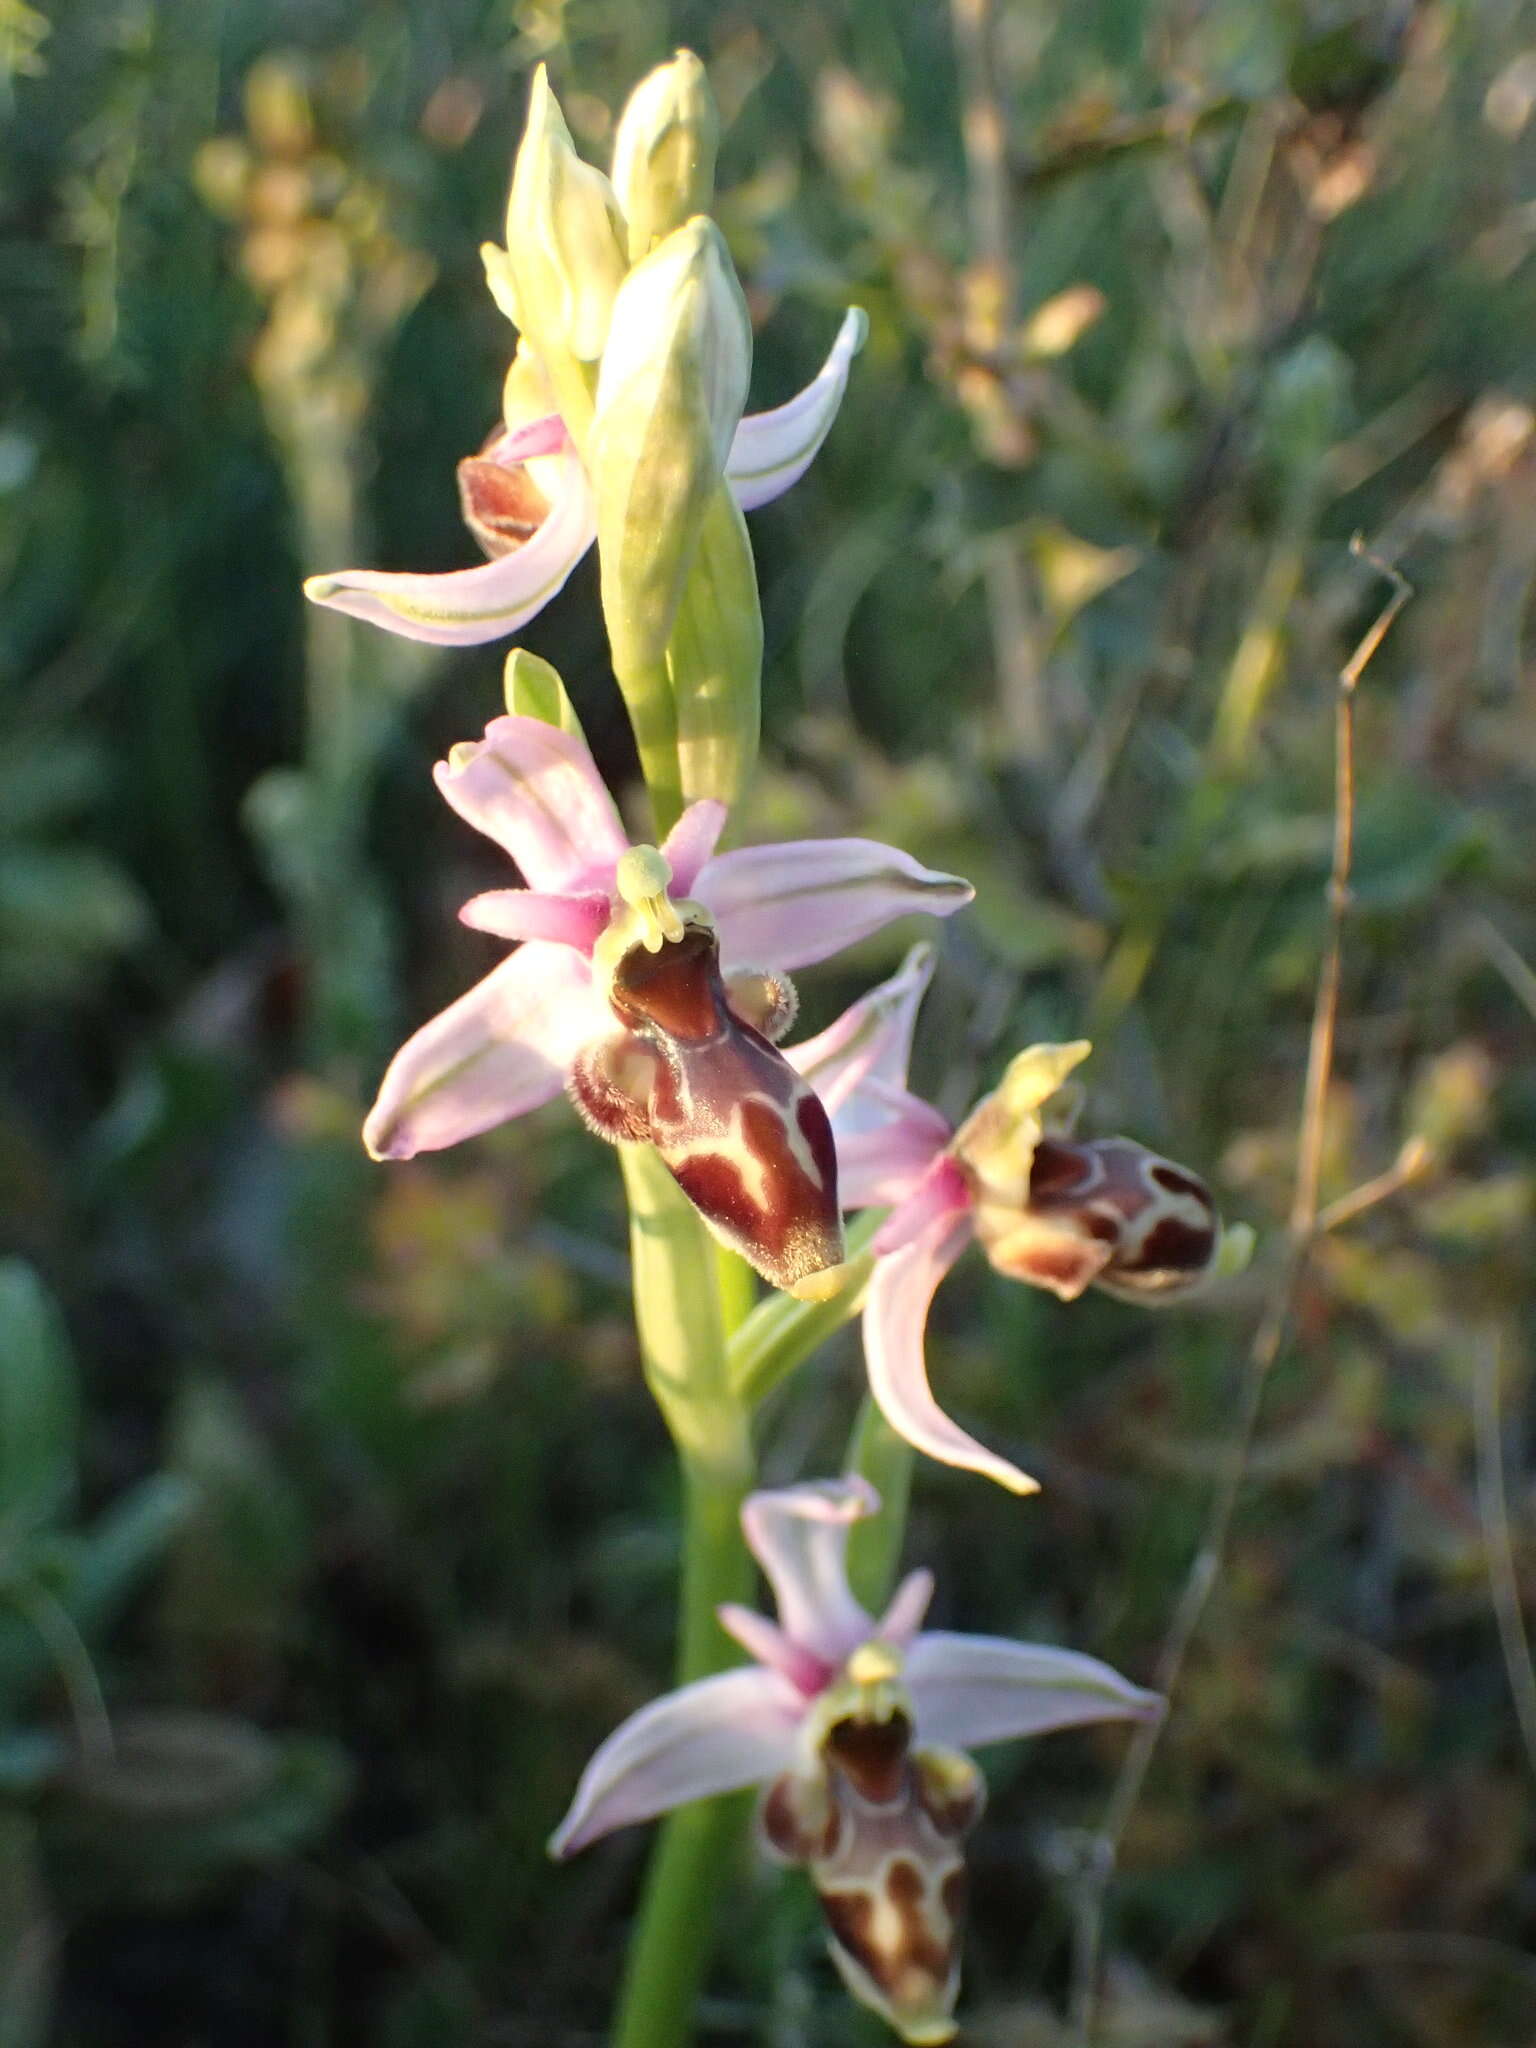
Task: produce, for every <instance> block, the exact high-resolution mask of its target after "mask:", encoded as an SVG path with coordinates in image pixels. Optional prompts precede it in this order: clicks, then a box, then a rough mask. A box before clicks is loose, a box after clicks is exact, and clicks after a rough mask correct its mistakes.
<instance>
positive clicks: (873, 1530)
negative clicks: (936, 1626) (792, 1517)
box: [844, 1394, 916, 1615]
mask: <svg viewBox="0 0 1536 2048" xmlns="http://www.w3.org/2000/svg"><path fill="white" fill-rule="evenodd" d="M915 1455H916V1454H915V1453H914V1451H913V1449H912V1446H911V1445H910V1444H909V1443H908V1442H907V1441H906V1439H905V1437H900V1436H898V1435H897V1434H896V1432H895V1430H894V1429H892V1427H891V1425H890V1424H889V1423H888V1422H887V1421H886V1419H885V1417H884V1416H883V1415H882V1414H881V1413H880V1410H879V1409H878V1408H877V1407H876V1405H875V1401H874V1397H873V1395H870V1394H866V1395H865V1396H864V1400H863V1403H862V1404H861V1406H860V1408H859V1413H858V1419H857V1420H856V1421H855V1423H854V1425H853V1435H852V1436H851V1437H850V1438H849V1440H848V1455H847V1458H846V1459H845V1460H844V1464H845V1466H846V1469H847V1470H848V1471H850V1472H857V1473H858V1474H859V1475H860V1477H861V1478H864V1479H867V1480H868V1481H869V1483H870V1485H871V1486H873V1487H874V1489H875V1491H876V1493H878V1494H879V1496H880V1512H879V1514H878V1515H871V1516H870V1517H869V1518H868V1520H867V1521H863V1522H855V1523H854V1525H853V1527H852V1528H851V1529H850V1530H849V1532H848V1583H849V1585H850V1586H851V1587H852V1588H853V1594H854V1598H855V1599H856V1600H858V1601H859V1602H860V1604H861V1605H862V1606H863V1607H865V1608H866V1609H867V1610H868V1611H869V1613H871V1614H876V1615H877V1614H879V1613H880V1611H881V1609H882V1608H883V1607H884V1606H885V1604H886V1602H887V1601H888V1600H889V1599H890V1597H891V1591H892V1588H893V1587H894V1586H895V1584H896V1566H897V1564H898V1563H899V1562H900V1559H901V1545H902V1539H903V1537H904V1536H905V1535H906V1531H907V1503H908V1502H909V1500H910V1499H911V1497H912V1466H913V1463H914V1460H915Z"/></svg>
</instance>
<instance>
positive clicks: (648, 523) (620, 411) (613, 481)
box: [588, 217, 752, 682]
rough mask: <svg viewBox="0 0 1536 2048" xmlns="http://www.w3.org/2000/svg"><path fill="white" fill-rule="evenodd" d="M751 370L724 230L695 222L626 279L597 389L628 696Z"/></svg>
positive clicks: (597, 440) (593, 469) (672, 607)
mask: <svg viewBox="0 0 1536 2048" xmlns="http://www.w3.org/2000/svg"><path fill="white" fill-rule="evenodd" d="M751 365H752V328H751V322H750V321H749V319H748V317H747V306H746V301H745V299H744V298H743V297H742V292H741V286H740V285H739V284H738V283H737V281H736V273H735V271H734V270H733V269H732V267H731V259H730V256H729V254H728V253H727V250H726V247H725V242H724V240H723V238H722V236H721V234H720V230H719V229H718V228H717V227H716V226H715V224H714V222H713V221H710V220H706V219H704V218H702V217H698V218H695V219H693V220H690V221H689V222H688V223H687V225H686V226H684V227H681V228H678V229H676V230H675V231H674V232H673V233H672V234H670V235H668V236H667V238H666V240H665V241H664V242H662V243H661V244H660V246H659V247H658V248H657V249H655V250H654V251H653V252H652V254H651V255H649V256H647V257H646V258H645V260H644V261H643V262H641V263H637V264H636V266H635V268H634V269H633V270H632V271H631V272H630V273H629V275H628V277H626V278H625V280H624V283H623V285H622V287H621V288H620V291H619V295H618V299H617V301H616V303H615V306H614V317H613V329H612V332H611V334H610V337H609V342H608V347H607V349H606V351H605V352H604V355H603V363H602V369H601V371H600V372H599V376H598V384H597V409H596V414H595V417H594V419H593V425H592V437H591V455H590V460H589V464H588V467H589V470H590V473H591V476H592V481H593V484H594V486H595V487H596V491H597V537H598V547H599V549H600V551H601V557H602V594H603V611H604V613H605V615H606V617H607V620H608V632H609V638H610V640H611V641H612V644H613V653H614V661H615V665H616V667H617V670H618V674H619V679H620V681H621V682H623V681H624V680H625V679H626V676H627V675H628V674H632V673H638V672H640V671H642V670H646V669H652V668H655V667H656V666H657V665H658V664H659V663H660V662H661V661H662V659H663V657H664V656H665V653H666V647H667V640H668V637H669V635H670V633H671V631H672V625H673V621H674V619H675V618H676V616H677V606H678V601H679V599H680V597H681V595H682V589H683V583H684V580H685V578H686V576H687V573H688V569H689V565H690V563H691V561H692V559H693V554H694V550H695V547H696V544H697V541H698V535H699V526H700V523H701V521H702V519H703V516H704V510H705V507H706V505H707V504H708V503H709V500H710V497H711V495H712V493H713V492H714V490H715V488H716V486H717V485H718V484H719V482H720V479H721V476H722V474H723V472H724V468H725V458H726V455H727V454H728V452H729V450H730V446H731V441H732V438H733V436H734V435H735V432H736V428H737V426H738V425H739V424H740V421H741V414H742V408H743V406H744V405H745V404H746V396H747V378H748V376H749V374H750V371H751Z"/></svg>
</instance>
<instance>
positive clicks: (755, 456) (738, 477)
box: [725, 306, 869, 512]
mask: <svg viewBox="0 0 1536 2048" xmlns="http://www.w3.org/2000/svg"><path fill="white" fill-rule="evenodd" d="M868 332H869V319H868V316H867V315H866V314H865V312H864V311H863V309H862V307H859V306H850V307H849V308H848V311H847V312H846V313H845V314H844V315H843V324H842V326H841V327H840V328H839V329H838V330H837V339H836V340H835V341H834V342H833V344H832V349H831V353H830V354H829V355H828V357H827V360H826V361H825V362H824V363H823V364H822V366H821V369H820V371H819V373H818V374H817V375H816V376H815V377H814V378H813V379H812V380H811V382H810V383H809V384H807V385H806V387H805V389H804V390H803V391H801V392H798V393H797V394H796V395H795V396H794V397H793V398H791V399H790V400H789V401H788V403H787V404H785V405H779V406H775V407H774V409H773V410H772V411H771V412H759V413H749V414H748V415H747V417H746V418H745V419H744V420H743V421H742V422H741V425H740V426H739V427H738V428H737V429H736V437H735V439H734V440H733V441H732V443H731V452H730V454H729V455H728V456H727V457H726V463H725V477H726V482H727V483H728V484H729V485H730V487H731V490H732V491H733V492H734V494H735V498H736V502H737V504H738V505H740V507H741V509H742V511H743V512H754V511H756V509H757V507H758V506H759V505H766V504H768V503H769V501H770V500H771V499H773V498H777V497H779V496H781V495H782V493H783V492H785V491H787V490H788V489H789V488H790V487H791V485H793V484H797V483H798V482H799V481H800V479H801V477H803V476H804V475H805V472H806V471H807V470H808V469H809V468H810V466H811V464H812V462H813V461H814V460H815V459H816V454H817V451H818V450H819V449H820V447H821V444H822V442H823V441H825V439H826V438H827V432H828V430H829V428H830V427H831V425H832V422H833V420H834V419H836V417H837V409H838V407H839V406H840V405H841V404H842V402H843V393H844V391H845V390H846V389H847V387H848V372H849V369H850V368H851V366H852V363H853V359H854V357H855V356H856V355H857V354H858V352H859V350H860V349H861V348H862V347H863V346H864V337H865V335H866V334H867V333H868Z"/></svg>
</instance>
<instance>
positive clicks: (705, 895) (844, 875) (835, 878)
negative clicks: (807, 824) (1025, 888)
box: [694, 839, 976, 969]
mask: <svg viewBox="0 0 1536 2048" xmlns="http://www.w3.org/2000/svg"><path fill="white" fill-rule="evenodd" d="M694 893H695V895H697V897H698V898H699V900H700V902H701V903H704V904H705V905H706V906H707V907H708V908H709V909H710V910H711V911H712V912H713V913H714V916H715V922H716V923H717V925H718V926H719V928H720V955H721V962H722V965H723V966H725V967H726V968H727V969H730V968H732V967H769V968H773V967H777V968H784V969H790V968H795V967H808V966H810V965H812V963H813V962H815V961H817V960H825V959H827V958H828V956H829V955H830V954H833V953H836V952H840V951H841V950H842V948H843V947H844V946H852V945H854V944H856V943H857V941H858V940H860V939H865V938H868V936H869V934H870V933H871V932H877V931H879V930H880V928H881V927H882V925H887V924H889V923H891V921H892V920H893V919H894V918H898V917H905V916H907V915H909V914H910V913H911V912H912V911H916V910H921V911H927V912H928V913H929V914H930V915H932V916H934V917H948V916H950V915H951V914H952V912H954V911H956V910H960V909H962V908H963V907H964V906H965V905H966V904H967V903H969V902H970V900H971V898H972V896H973V895H974V894H975V893H976V892H975V891H974V890H973V889H972V887H971V885H970V883H969V882H964V881H962V880H961V879H960V878H959V876H958V875H944V874H939V873H936V872H935V871H934V870H933V869H932V868H925V867H923V866H921V865H920V864H919V863H918V862H917V861H915V860H913V858H912V856H911V855H910V854H908V853H903V852H902V851H901V849H900V847H896V846H882V845H880V844H879V842H878V841H876V840H873V839H798V840H790V841H787V842H786V843H784V844H782V845H778V846H742V847H738V848H736V849H735V851H734V852H731V853H722V854H718V855H716V857H715V858H714V859H713V860H711V861H707V862H706V863H705V865H704V867H703V868H702V869H701V870H700V872H699V876H698V879H697V881H696V882H695V884H694Z"/></svg>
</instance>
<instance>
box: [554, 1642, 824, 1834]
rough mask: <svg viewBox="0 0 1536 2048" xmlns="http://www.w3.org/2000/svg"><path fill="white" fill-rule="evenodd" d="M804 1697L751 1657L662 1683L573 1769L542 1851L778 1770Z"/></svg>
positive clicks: (789, 1751) (791, 1744)
mask: <svg viewBox="0 0 1536 2048" xmlns="http://www.w3.org/2000/svg"><path fill="white" fill-rule="evenodd" d="M803 1713H804V1701H803V1700H802V1699H801V1697H800V1695H799V1694H798V1693H797V1692H796V1690H795V1688H794V1687H793V1686H792V1685H791V1684H790V1683H789V1682H788V1680H787V1679H784V1678H781V1677H780V1676H779V1674H778V1673H777V1672H776V1671H764V1670H762V1669H761V1668H760V1667H758V1666H756V1665H754V1666H753V1667H752V1668H751V1669H750V1670H746V1671H726V1672H722V1673H721V1675H720V1676H719V1677H717V1678H701V1679H699V1680H698V1681H697V1682H696V1683H695V1684H693V1685H685V1686H683V1687H682V1688H681V1690H679V1691H677V1692H669V1693H667V1694H665V1695H664V1696H663V1697H662V1698H661V1699H659V1700H653V1701H652V1702H651V1704H650V1705H649V1706H648V1707H642V1708H641V1709H640V1711H639V1713H638V1714H632V1715H631V1716H630V1718H629V1719H628V1720H627V1721H625V1722H624V1723H623V1725H622V1726H621V1727H619V1728H616V1729H615V1730H614V1732H613V1734H612V1735H610V1736H609V1737H608V1740H607V1741H606V1742H605V1743H604V1744H603V1745H602V1747H601V1748H600V1749H599V1750H598V1751H597V1753H596V1754H595V1755H594V1756H593V1758H592V1760H591V1762H590V1763H589V1764H588V1765H587V1768H586V1769H585V1770H584V1771H583V1772H582V1774H581V1783H580V1784H579V1785H578V1786H577V1788H576V1797H575V1798H574V1799H573V1800H572V1801H571V1808H570V1811H569V1813H567V1814H566V1816H565V1819H564V1820H563V1821H561V1823H560V1825H559V1827H558V1828H557V1829H556V1830H555V1832H554V1834H553V1835H552V1836H551V1838H550V1844H549V1848H550V1854H551V1855H553V1856H571V1855H574V1854H575V1852H576V1851H577V1850H578V1849H584V1848H585V1847H586V1846H587V1844H588V1843H589V1842H592V1841H595V1840H596V1839H597V1837H598V1836H599V1835H606V1834H607V1833H608V1832H609V1831H610V1829H612V1828H621V1827H626V1826H628V1824H629V1823H630V1822H631V1821H637V1820H650V1819H652V1818H653V1817H654V1816H655V1815H656V1814H658V1813H666V1812H668V1811H669V1810H670V1809H671V1808H672V1807H674V1806H683V1805H685V1804H686V1803H687V1802H688V1801H689V1800H691V1799H711V1798H713V1797H714V1796H715V1795H716V1794H717V1793H720V1792H737V1791H739V1790H740V1789H741V1788H742V1786H744V1785H756V1784H760V1783H762V1782H763V1781H764V1780H765V1779H768V1778H772V1777H776V1776H777V1775H778V1773H779V1772H780V1771H783V1770H787V1769H788V1768H789V1767H790V1765H791V1764H792V1763H793V1761H794V1756H795V1735H796V1731H797V1730H798V1728H799V1725H800V1721H801V1718H802V1715H803Z"/></svg>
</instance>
